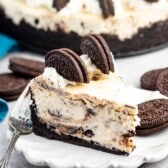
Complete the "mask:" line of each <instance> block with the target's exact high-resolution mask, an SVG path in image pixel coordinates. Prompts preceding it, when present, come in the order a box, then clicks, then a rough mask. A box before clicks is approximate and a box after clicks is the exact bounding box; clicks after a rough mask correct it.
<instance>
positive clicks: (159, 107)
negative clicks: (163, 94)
mask: <svg viewBox="0 0 168 168" xmlns="http://www.w3.org/2000/svg"><path fill="white" fill-rule="evenodd" d="M138 111H139V117H140V119H141V122H140V126H138V127H137V130H139V131H138V132H140V131H141V130H143V131H144V130H146V129H147V130H150V128H151V130H152V131H151V132H152V133H153V130H155V129H154V128H155V127H160V128H161V125H165V124H167V123H168V99H154V100H150V101H146V102H144V103H141V104H139V105H138ZM156 130H157V129H156ZM149 133H150V132H149Z"/></svg>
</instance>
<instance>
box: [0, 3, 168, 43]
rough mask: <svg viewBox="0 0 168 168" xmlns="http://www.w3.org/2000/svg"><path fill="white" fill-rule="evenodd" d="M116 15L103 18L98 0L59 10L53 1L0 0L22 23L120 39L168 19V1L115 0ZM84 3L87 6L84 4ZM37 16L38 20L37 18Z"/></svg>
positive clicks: (73, 4)
mask: <svg viewBox="0 0 168 168" xmlns="http://www.w3.org/2000/svg"><path fill="white" fill-rule="evenodd" d="M113 1H114V6H115V13H116V14H115V16H114V17H109V18H107V19H104V18H103V17H102V11H101V8H100V6H99V4H98V2H97V0H92V1H90V0H81V1H79V0H70V2H69V3H68V4H67V5H66V6H65V7H64V8H63V9H62V10H60V11H59V12H57V10H56V9H55V8H53V7H52V6H51V4H52V1H51V0H49V2H46V1H44V0H43V1H40V0H38V1H37V2H35V1H31V0H27V1H26V0H15V1H13V0H0V5H1V6H2V7H3V8H4V11H5V14H6V16H7V17H8V18H10V19H12V21H13V22H14V23H15V24H17V25H19V24H20V22H21V21H22V20H24V21H25V22H26V23H28V24H30V25H31V26H33V27H35V28H37V29H43V30H45V31H47V30H51V31H57V29H58V28H60V29H61V30H63V31H64V32H66V33H70V32H75V33H77V34H78V35H80V36H85V35H87V34H90V33H95V34H96V33H97V34H102V33H103V34H111V35H116V36H117V37H118V38H119V39H120V40H121V41H124V40H125V39H130V38H132V37H133V35H135V34H136V33H138V30H139V29H140V28H145V27H150V26H151V25H152V24H154V23H156V22H159V21H165V20H167V19H168V1H167V0H159V1H158V2H157V3H148V2H146V1H145V0H134V1H132V0H113ZM83 6H85V8H83ZM37 19H38V24H37V22H36V20H37Z"/></svg>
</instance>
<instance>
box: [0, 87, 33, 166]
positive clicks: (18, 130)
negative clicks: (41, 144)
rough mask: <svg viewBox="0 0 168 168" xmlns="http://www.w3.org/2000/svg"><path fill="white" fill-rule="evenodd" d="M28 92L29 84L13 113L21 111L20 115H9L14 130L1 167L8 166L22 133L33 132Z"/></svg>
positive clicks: (0, 164) (11, 129) (0, 163)
mask: <svg viewBox="0 0 168 168" xmlns="http://www.w3.org/2000/svg"><path fill="white" fill-rule="evenodd" d="M28 93H29V86H27V87H26V88H25V90H24V91H23V93H22V95H21V96H20V98H19V99H18V101H17V103H16V105H15V107H14V109H13V112H12V113H11V114H14V112H16V111H19V114H20V115H19V117H18V118H16V117H13V116H10V117H9V121H8V124H9V129H10V131H11V132H12V138H11V141H10V144H9V147H8V149H7V151H6V153H5V155H4V157H3V158H2V160H1V161H0V168H6V167H7V166H8V162H9V158H10V156H11V153H12V151H13V149H14V146H15V144H16V141H17V140H18V138H19V137H20V135H22V134H30V133H31V132H32V121H31V119H30V112H29V110H28V107H27V106H28V104H27V102H26V103H25V100H26V98H27V96H28Z"/></svg>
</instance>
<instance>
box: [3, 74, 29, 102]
mask: <svg viewBox="0 0 168 168" xmlns="http://www.w3.org/2000/svg"><path fill="white" fill-rule="evenodd" d="M29 81H30V79H25V78H23V77H21V76H18V75H16V74H12V73H4V74H0V97H2V98H4V99H5V100H15V99H17V98H18V96H19V95H20V93H21V92H22V91H23V90H24V88H25V87H26V85H27V84H28V82H29Z"/></svg>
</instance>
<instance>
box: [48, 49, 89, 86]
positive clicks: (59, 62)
mask: <svg viewBox="0 0 168 168" xmlns="http://www.w3.org/2000/svg"><path fill="white" fill-rule="evenodd" d="M45 65H46V66H47V67H53V68H55V69H56V70H57V72H58V73H59V74H60V75H62V76H63V77H64V78H66V79H68V80H70V81H75V82H81V83H87V82H88V77H87V71H86V67H85V65H84V63H83V62H82V60H81V59H80V57H79V56H78V55H77V54H76V53H75V52H73V51H71V50H69V49H65V48H64V49H56V50H52V51H50V52H48V53H47V55H46V57H45Z"/></svg>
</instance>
